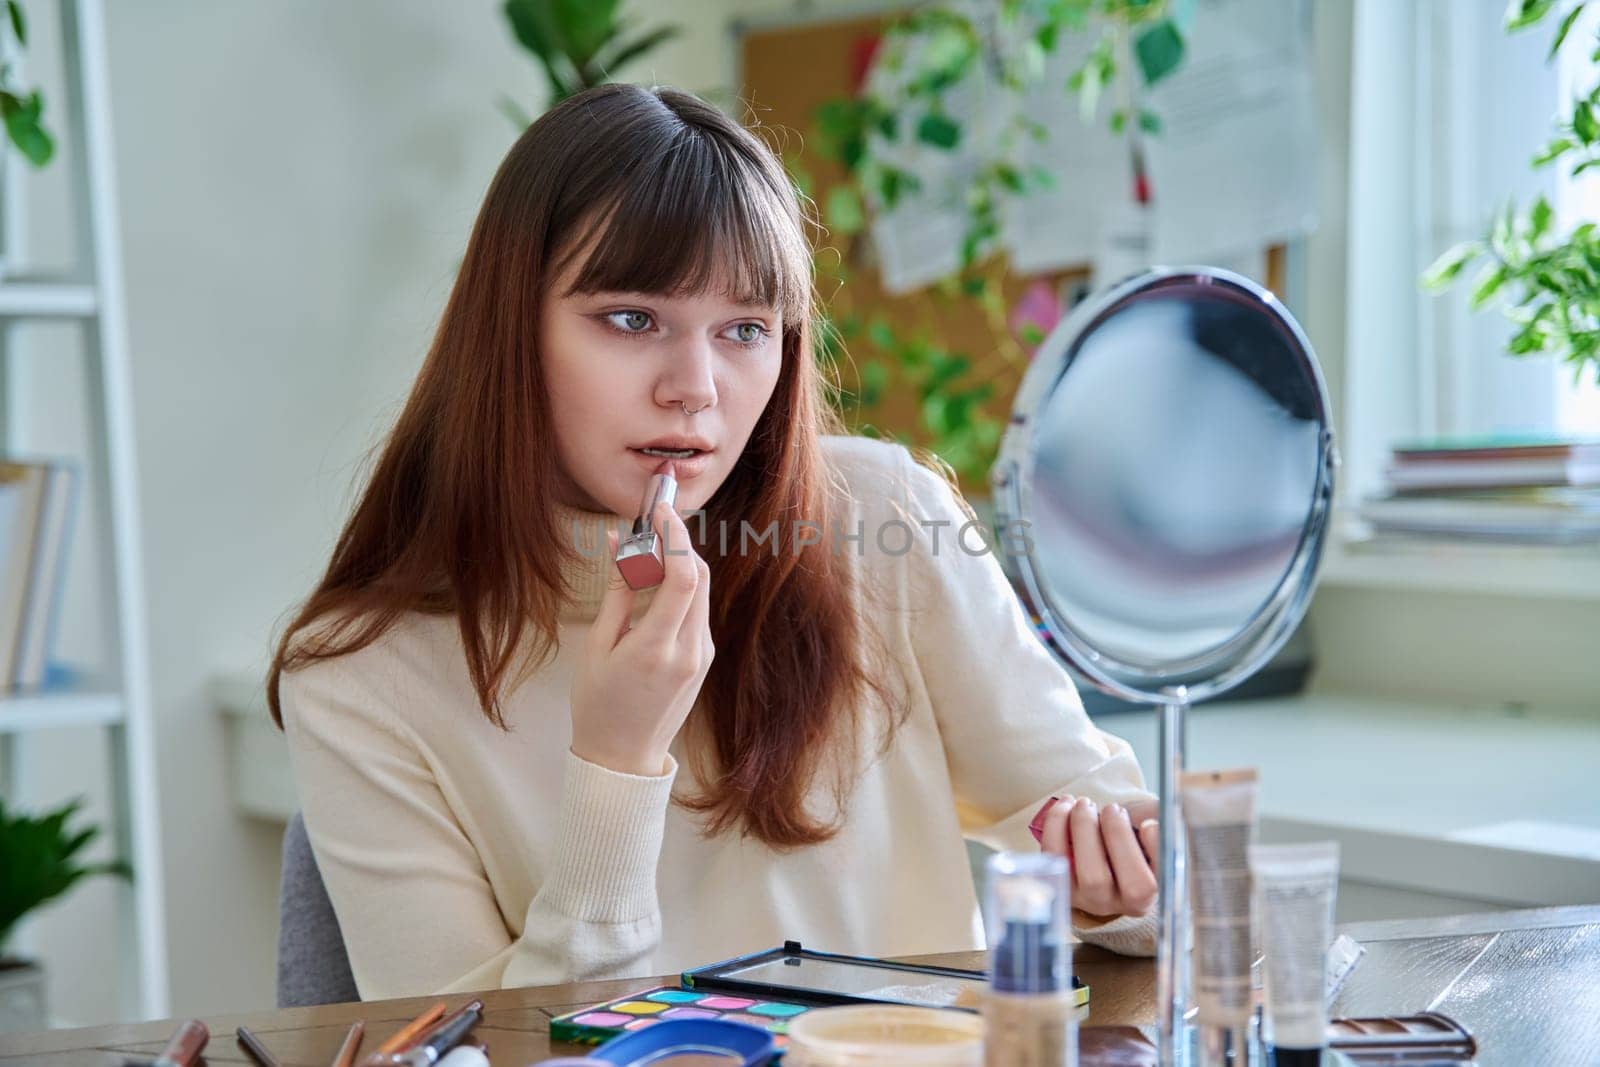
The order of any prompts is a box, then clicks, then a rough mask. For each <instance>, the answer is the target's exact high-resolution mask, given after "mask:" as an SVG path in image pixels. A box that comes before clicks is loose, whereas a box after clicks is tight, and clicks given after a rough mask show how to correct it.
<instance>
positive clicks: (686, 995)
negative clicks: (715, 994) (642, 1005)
mask: <svg viewBox="0 0 1600 1067" xmlns="http://www.w3.org/2000/svg"><path fill="white" fill-rule="evenodd" d="M644 999H645V1000H659V1001H660V1002H661V1003H663V1004H693V1003H694V1002H695V1001H697V1000H704V999H705V994H704V993H694V992H691V991H689V990H687V989H658V990H656V991H655V992H654V993H651V994H650V995H649V996H647V997H645V998H644Z"/></svg>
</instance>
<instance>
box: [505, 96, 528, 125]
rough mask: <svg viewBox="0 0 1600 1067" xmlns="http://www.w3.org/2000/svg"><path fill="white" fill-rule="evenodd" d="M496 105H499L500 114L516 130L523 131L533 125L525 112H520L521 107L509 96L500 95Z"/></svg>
mask: <svg viewBox="0 0 1600 1067" xmlns="http://www.w3.org/2000/svg"><path fill="white" fill-rule="evenodd" d="M498 103H499V105H500V113H501V114H502V115H504V116H505V117H506V118H508V119H510V120H511V124H512V125H513V126H515V127H516V128H517V129H519V130H525V129H527V128H528V127H529V126H531V125H533V119H532V118H530V117H529V116H528V113H527V112H526V111H524V110H522V105H521V104H519V103H517V102H516V101H515V100H513V99H511V98H510V97H509V96H507V95H505V94H504V93H501V94H500V99H499V101H498Z"/></svg>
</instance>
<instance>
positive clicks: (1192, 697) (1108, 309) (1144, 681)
mask: <svg viewBox="0 0 1600 1067" xmlns="http://www.w3.org/2000/svg"><path fill="white" fill-rule="evenodd" d="M1196 284H1199V285H1220V286H1226V287H1227V288H1228V289H1229V290H1230V291H1231V292H1232V294H1233V295H1234V296H1236V297H1240V298H1243V299H1245V300H1246V301H1248V302H1249V303H1251V304H1253V305H1254V306H1256V307H1258V308H1260V310H1261V311H1262V313H1263V314H1266V315H1269V316H1270V317H1272V319H1273V320H1274V321H1275V322H1277V323H1278V324H1279V325H1280V326H1281V327H1282V328H1283V329H1284V330H1285V332H1286V333H1287V334H1288V335H1289V336H1290V337H1291V338H1292V339H1293V341H1294V344H1295V346H1296V348H1297V350H1298V354H1299V356H1300V358H1301V365H1302V370H1303V371H1304V372H1305V375H1306V377H1307V379H1308V380H1309V381H1310V382H1311V383H1312V386H1313V393H1314V396H1315V398H1316V405H1317V417H1318V419H1319V421H1320V423H1321V425H1322V428H1323V429H1322V434H1321V440H1320V441H1319V444H1318V471H1317V481H1316V484H1315V486H1314V489H1313V494H1312V500H1311V501H1310V502H1309V508H1308V512H1307V518H1306V523H1305V526H1304V528H1303V529H1302V532H1301V536H1300V541H1299V544H1298V545H1297V546H1296V548H1295V552H1294V555H1293V557H1292V559H1291V561H1290V564H1289V566H1288V568H1287V569H1286V571H1285V573H1284V576H1283V578H1282V579H1280V581H1279V583H1278V586H1277V588H1276V589H1275V590H1274V592H1273V593H1272V595H1271V596H1269V597H1268V598H1267V600H1266V601H1265V602H1264V603H1263V604H1262V605H1261V606H1260V607H1259V608H1258V609H1257V610H1256V612H1255V614H1254V615H1253V616H1252V617H1251V619H1250V620H1249V621H1248V622H1247V623H1246V624H1245V625H1244V626H1243V627H1242V628H1241V629H1240V630H1239V632H1238V633H1236V634H1235V635H1234V636H1233V637H1232V638H1230V639H1229V640H1227V641H1225V642H1223V643H1222V644H1219V645H1217V646H1215V647H1213V648H1210V649H1207V650H1205V651H1204V652H1201V653H1199V654H1197V655H1194V656H1191V657H1189V658H1187V659H1183V660H1179V661H1176V662H1170V663H1166V664H1162V665H1161V666H1160V667H1154V666H1151V665H1148V664H1138V663H1130V662H1127V661H1126V660H1119V659H1117V658H1115V657H1113V656H1111V655H1109V654H1107V653H1105V652H1103V651H1101V650H1100V649H1097V648H1095V647H1094V646H1093V644H1092V643H1091V642H1090V641H1089V640H1088V639H1087V638H1085V637H1084V636H1083V634H1082V633H1080V632H1079V631H1078V630H1077V629H1075V628H1074V627H1073V626H1072V625H1071V624H1070V622H1068V621H1067V620H1068V616H1069V613H1068V612H1066V611H1061V610H1057V608H1056V606H1055V604H1054V602H1053V600H1052V598H1051V597H1050V594H1049V593H1048V592H1047V591H1046V590H1045V589H1044V588H1043V585H1042V583H1041V580H1040V574H1041V573H1042V571H1041V568H1040V566H1039V562H1038V560H1037V559H1036V558H1035V553H1034V550H1033V543H1032V538H1031V537H1023V538H1011V537H1002V538H1001V539H1000V543H1001V544H1003V545H1005V546H1006V548H1005V551H1004V552H1003V553H1002V557H1001V558H1002V560H1003V561H1004V562H1005V563H1006V566H1007V569H1008V571H1009V572H1010V573H1011V575H1012V576H1013V577H1014V578H1015V579H1016V580H1017V581H1018V583H1019V584H1020V585H1021V587H1022V593H1023V595H1024V598H1025V600H1026V601H1027V603H1028V607H1029V608H1030V609H1031V610H1032V611H1033V612H1034V614H1035V615H1037V616H1038V618H1039V620H1040V623H1041V629H1042V631H1043V637H1044V639H1045V641H1046V643H1047V644H1048V645H1049V646H1050V647H1051V649H1052V651H1054V652H1055V654H1056V656H1057V657H1058V658H1059V659H1061V660H1063V661H1064V662H1066V663H1067V664H1068V665H1070V666H1071V667H1072V668H1073V669H1074V670H1076V671H1078V672H1079V673H1080V674H1082V675H1083V676H1084V677H1085V678H1087V679H1088V680H1089V681H1090V682H1092V683H1093V684H1094V685H1095V686H1096V687H1097V688H1099V689H1101V690H1103V691H1104V692H1106V693H1109V694H1111V695H1112V696H1115V697H1120V698H1122V699H1124V700H1132V701H1136V702H1140V703H1146V702H1148V703H1167V702H1169V701H1172V700H1174V699H1181V700H1183V701H1184V702H1185V703H1190V704H1193V703H1196V702H1198V701H1201V700H1205V699H1207V698H1210V697H1214V696H1216V695H1218V694H1220V693H1223V692H1225V691H1227V690H1228V689H1231V688H1233V687H1234V686H1236V685H1238V684H1239V683H1241V682H1243V681H1245V680H1247V679H1248V678H1249V677H1250V676H1251V675H1253V674H1254V673H1255V672H1256V671H1258V670H1260V669H1261V667H1262V666H1263V665H1264V664H1266V662H1267V661H1268V660H1270V659H1271V658H1272V657H1273V656H1274V655H1275V654H1276V653H1277V651H1278V650H1279V649H1280V648H1282V647H1283V645H1284V643H1285V642H1287V641H1288V640H1289V637H1290V636H1291V635H1292V634H1293V632H1294V629H1295V627H1296V626H1297V625H1298V624H1299V622H1300V620H1301V618H1302V617H1304V615H1305V610H1306V607H1307V606H1308V605H1309V603H1310V600H1311V593H1312V591H1313V589H1314V587H1315V585H1316V575H1317V569H1318V567H1319V565H1320V563H1321V559H1322V551H1323V546H1324V543H1325V541H1326V534H1327V530H1328V526H1329V517H1330V514H1331V511H1332V505H1333V492H1334V476H1335V473H1336V470H1337V468H1338V462H1339V461H1338V451H1337V449H1336V448H1335V447H1334V440H1333V432H1332V429H1331V427H1332V416H1331V413H1330V406H1329V403H1328V389H1327V384H1326V382H1325V381H1324V379H1323V376H1322V371H1321V369H1320V368H1319V367H1318V366H1317V361H1316V358H1315V356H1314V354H1313V353H1312V349H1311V342H1310V341H1309V340H1308V339H1307V338H1306V336H1305V333H1304V331H1302V330H1301V328H1300V325H1299V323H1297V322H1295V320H1294V318H1293V316H1291V315H1290V314H1289V313H1288V312H1287V311H1286V310H1285V309H1284V307H1283V305H1282V304H1281V303H1280V302H1279V301H1278V298H1277V297H1276V296H1275V295H1273V293H1272V292H1270V291H1269V290H1267V289H1264V288H1262V287H1261V286H1259V285H1257V284H1256V283H1255V282H1253V281H1251V280H1250V279H1248V278H1245V277H1243V276H1242V275H1239V274H1235V273H1233V272H1232V271H1227V270H1222V269H1220V268H1216V267H1164V268H1158V269H1155V270H1151V271H1147V272H1145V273H1143V274H1139V275H1135V276H1134V277H1132V278H1129V279H1127V280H1126V281H1123V282H1121V283H1119V284H1117V285H1116V286H1113V287H1112V288H1111V289H1109V290H1107V291H1106V292H1104V293H1102V294H1100V295H1099V296H1096V297H1091V298H1089V299H1088V300H1085V301H1084V302H1083V303H1081V304H1079V305H1078V306H1077V307H1076V308H1074V309H1073V311H1072V312H1071V314H1069V315H1068V316H1067V317H1066V318H1065V319H1063V320H1062V321H1061V322H1060V323H1059V324H1057V326H1056V327H1055V329H1053V330H1052V331H1051V332H1050V335H1049V337H1047V338H1046V339H1045V341H1044V343H1043V344H1042V345H1041V346H1040V347H1039V353H1038V355H1036V356H1035V357H1034V360H1033V363H1032V364H1031V365H1030V366H1029V368H1028V371H1027V373H1026V375H1025V376H1024V377H1023V380H1022V383H1021V385H1020V386H1019V388H1018V390H1017V395H1016V400H1015V401H1014V403H1013V405H1012V415H1011V420H1010V423H1009V425H1008V426H1007V428H1006V434H1005V438H1004V440H1003V441H1002V443H1001V447H1000V453H999V458H998V459H997V461H996V463H995V465H994V467H993V468H992V470H991V473H990V488H991V490H992V491H993V496H994V508H995V521H996V525H997V527H998V528H999V529H1000V530H1001V531H1002V533H1003V532H1005V531H1008V530H1011V529H1013V528H1014V526H1013V524H1015V523H1019V522H1020V523H1023V524H1026V525H1025V526H1024V528H1025V529H1026V528H1031V515H1032V486H1033V473H1034V462H1035V449H1034V447H1033V433H1034V425H1035V414H1036V413H1037V412H1039V411H1040V410H1041V409H1042V406H1043V404H1044V403H1045V402H1046V401H1047V400H1048V399H1049V397H1050V395H1051V393H1052V392H1053V390H1054V389H1055V388H1056V386H1057V385H1058V384H1059V383H1060V381H1061V379H1062V377H1063V376H1064V375H1065V374H1066V372H1067V370H1068V369H1069V368H1070V367H1071V365H1072V361H1073V359H1074V358H1075V357H1076V355H1077V353H1078V351H1079V350H1080V348H1081V346H1082V342H1083V340H1084V339H1085V338H1086V337H1087V336H1088V335H1089V334H1090V332H1092V331H1093V330H1094V329H1095V328H1096V327H1097V326H1099V325H1100V324H1101V323H1102V322H1104V321H1105V320H1106V319H1107V318H1108V317H1110V316H1111V315H1112V314H1114V313H1115V312H1116V311H1117V310H1119V309H1120V308H1121V307H1123V306H1124V304H1125V303H1126V301H1127V300H1128V299H1129V298H1130V297H1132V296H1135V295H1140V294H1144V293H1148V292H1156V291H1160V290H1161V289H1166V288H1174V287H1177V286H1191V285H1196Z"/></svg>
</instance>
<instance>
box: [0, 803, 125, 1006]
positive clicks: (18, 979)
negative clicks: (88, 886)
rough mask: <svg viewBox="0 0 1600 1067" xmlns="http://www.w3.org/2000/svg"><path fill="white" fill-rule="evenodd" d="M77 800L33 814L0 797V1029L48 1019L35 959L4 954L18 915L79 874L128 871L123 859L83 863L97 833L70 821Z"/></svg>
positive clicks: (39, 968) (47, 899) (40, 971)
mask: <svg viewBox="0 0 1600 1067" xmlns="http://www.w3.org/2000/svg"><path fill="white" fill-rule="evenodd" d="M80 804H81V801H77V800H74V801H71V802H70V803H67V804H65V805H63V806H62V807H60V808H57V809H55V810H54V811H49V812H46V813H44V814H43V815H39V816H33V815H29V814H27V813H25V812H17V811H11V810H8V809H7V808H6V805H5V801H4V800H3V799H0V1031H5V1030H32V1029H43V1028H44V1027H45V1026H46V1025H48V1022H49V1020H48V1017H47V1015H46V1012H45V1001H44V971H43V968H42V966H41V965H40V964H39V963H38V962H36V961H28V960H22V959H17V958H14V957H10V956H7V955H6V943H7V941H8V940H9V939H10V937H11V935H12V934H13V933H14V932H15V930H16V928H17V925H18V924H19V923H20V922H21V921H22V919H23V918H24V917H25V916H27V915H28V914H30V913H31V912H33V911H35V910H36V909H38V908H40V907H42V906H43V905H45V904H48V903H49V902H51V901H53V900H56V899H57V898H59V897H60V896H61V895H62V894H64V893H66V892H67V891H68V890H69V889H71V888H72V887H73V886H74V885H76V884H77V883H78V882H80V881H82V880H83V879H84V878H88V877H91V876H93V875H100V874H112V875H116V876H118V877H122V878H129V877H131V876H132V873H133V872H132V870H131V869H130V868H129V867H128V865H127V864H126V863H122V862H120V861H113V862H109V863H84V862H83V861H82V860H81V859H80V858H79V856H80V854H81V853H82V852H83V850H84V849H85V848H87V847H88V846H89V845H90V844H91V843H92V842H93V841H94V840H95V838H96V837H98V836H99V834H100V828H99V827H98V826H92V825H91V826H72V825H69V824H71V823H72V822H73V820H74V818H75V816H76V815H77V814H78V809H79V807H80Z"/></svg>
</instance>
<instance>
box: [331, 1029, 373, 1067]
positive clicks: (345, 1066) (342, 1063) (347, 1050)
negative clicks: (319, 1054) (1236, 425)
mask: <svg viewBox="0 0 1600 1067" xmlns="http://www.w3.org/2000/svg"><path fill="white" fill-rule="evenodd" d="M366 1031H367V1024H366V1023H364V1022H361V1021H360V1020H357V1021H356V1022H354V1023H353V1024H351V1026H350V1032H349V1033H347V1034H345V1035H344V1043H343V1044H342V1045H340V1046H339V1053H338V1055H336V1056H334V1058H333V1067H355V1062H356V1053H357V1052H359V1051H360V1050H361V1035H362V1034H364V1033H366Z"/></svg>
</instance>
